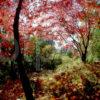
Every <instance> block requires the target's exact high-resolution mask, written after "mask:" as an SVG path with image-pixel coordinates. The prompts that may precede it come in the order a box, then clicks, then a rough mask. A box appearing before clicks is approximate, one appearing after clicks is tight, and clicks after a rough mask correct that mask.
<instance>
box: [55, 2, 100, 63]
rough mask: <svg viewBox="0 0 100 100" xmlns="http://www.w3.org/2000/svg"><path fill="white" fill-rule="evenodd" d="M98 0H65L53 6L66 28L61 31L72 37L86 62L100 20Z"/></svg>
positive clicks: (61, 23)
mask: <svg viewBox="0 0 100 100" xmlns="http://www.w3.org/2000/svg"><path fill="white" fill-rule="evenodd" d="M97 3H98V2H97V1H96V0H91V1H90V0H89V1H88V0H82V1H81V0H64V1H60V2H58V3H56V4H55V5H54V6H53V9H54V10H55V12H56V14H57V19H58V20H59V22H58V24H60V27H61V26H62V27H63V28H64V31H63V32H61V33H59V32H58V33H59V34H60V35H61V36H63V33H66V34H67V36H66V37H64V36H63V38H64V40H65V41H67V37H70V38H71V40H72V41H73V43H74V47H75V48H77V50H78V52H79V54H80V57H81V60H82V61H83V62H86V60H87V53H88V47H89V41H90V39H91V36H92V33H93V30H94V29H95V28H96V27H97V23H98V22H99V16H100V15H99V5H98V4H97Z"/></svg>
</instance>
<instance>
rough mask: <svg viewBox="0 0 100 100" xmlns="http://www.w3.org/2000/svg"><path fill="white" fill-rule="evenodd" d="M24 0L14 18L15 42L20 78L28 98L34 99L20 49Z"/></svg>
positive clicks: (20, 0) (21, 0) (20, 2)
mask: <svg viewBox="0 0 100 100" xmlns="http://www.w3.org/2000/svg"><path fill="white" fill-rule="evenodd" d="M22 2H23V0H19V3H18V7H17V9H16V14H15V18H14V24H13V31H14V43H15V60H16V62H17V65H18V70H19V75H20V80H21V82H22V86H23V89H24V92H25V96H26V99H27V100H34V98H33V96H32V88H31V86H30V82H29V79H28V77H27V75H26V73H25V69H24V66H23V64H22V54H21V50H20V45H19V29H18V26H19V15H20V11H21V6H22Z"/></svg>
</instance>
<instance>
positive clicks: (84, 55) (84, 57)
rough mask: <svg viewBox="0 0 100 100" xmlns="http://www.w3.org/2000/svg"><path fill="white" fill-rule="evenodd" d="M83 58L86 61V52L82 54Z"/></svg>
mask: <svg viewBox="0 0 100 100" xmlns="http://www.w3.org/2000/svg"><path fill="white" fill-rule="evenodd" d="M81 59H82V62H84V63H85V62H86V54H85V53H84V54H82V56H81Z"/></svg>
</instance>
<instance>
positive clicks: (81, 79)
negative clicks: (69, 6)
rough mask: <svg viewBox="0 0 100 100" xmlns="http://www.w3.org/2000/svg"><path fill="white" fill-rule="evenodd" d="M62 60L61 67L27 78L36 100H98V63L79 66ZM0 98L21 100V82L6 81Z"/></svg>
mask: <svg viewBox="0 0 100 100" xmlns="http://www.w3.org/2000/svg"><path fill="white" fill-rule="evenodd" d="M62 58H63V59H62V60H63V63H62V64H61V65H59V66H57V68H56V69H55V70H53V71H52V70H43V71H42V72H40V73H31V74H29V75H28V76H29V78H30V82H31V86H32V88H33V91H34V93H33V95H34V96H35V98H36V100H100V62H96V63H93V64H83V63H81V62H80V60H76V61H75V59H72V58H66V57H62ZM33 83H35V90H34V84H33ZM0 98H1V100H17V99H16V98H19V99H18V100H25V96H24V93H23V89H22V86H21V82H20V81H19V80H16V81H12V80H8V81H7V83H5V84H4V86H3V88H2V90H0Z"/></svg>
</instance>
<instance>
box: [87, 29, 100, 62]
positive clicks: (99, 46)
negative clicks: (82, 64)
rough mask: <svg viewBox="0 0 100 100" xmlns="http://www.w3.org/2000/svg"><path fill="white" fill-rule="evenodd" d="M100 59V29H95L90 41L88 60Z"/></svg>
mask: <svg viewBox="0 0 100 100" xmlns="http://www.w3.org/2000/svg"><path fill="white" fill-rule="evenodd" d="M99 60H100V29H95V30H94V34H93V36H92V40H91V42H90V48H89V55H88V61H89V62H93V61H99Z"/></svg>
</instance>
